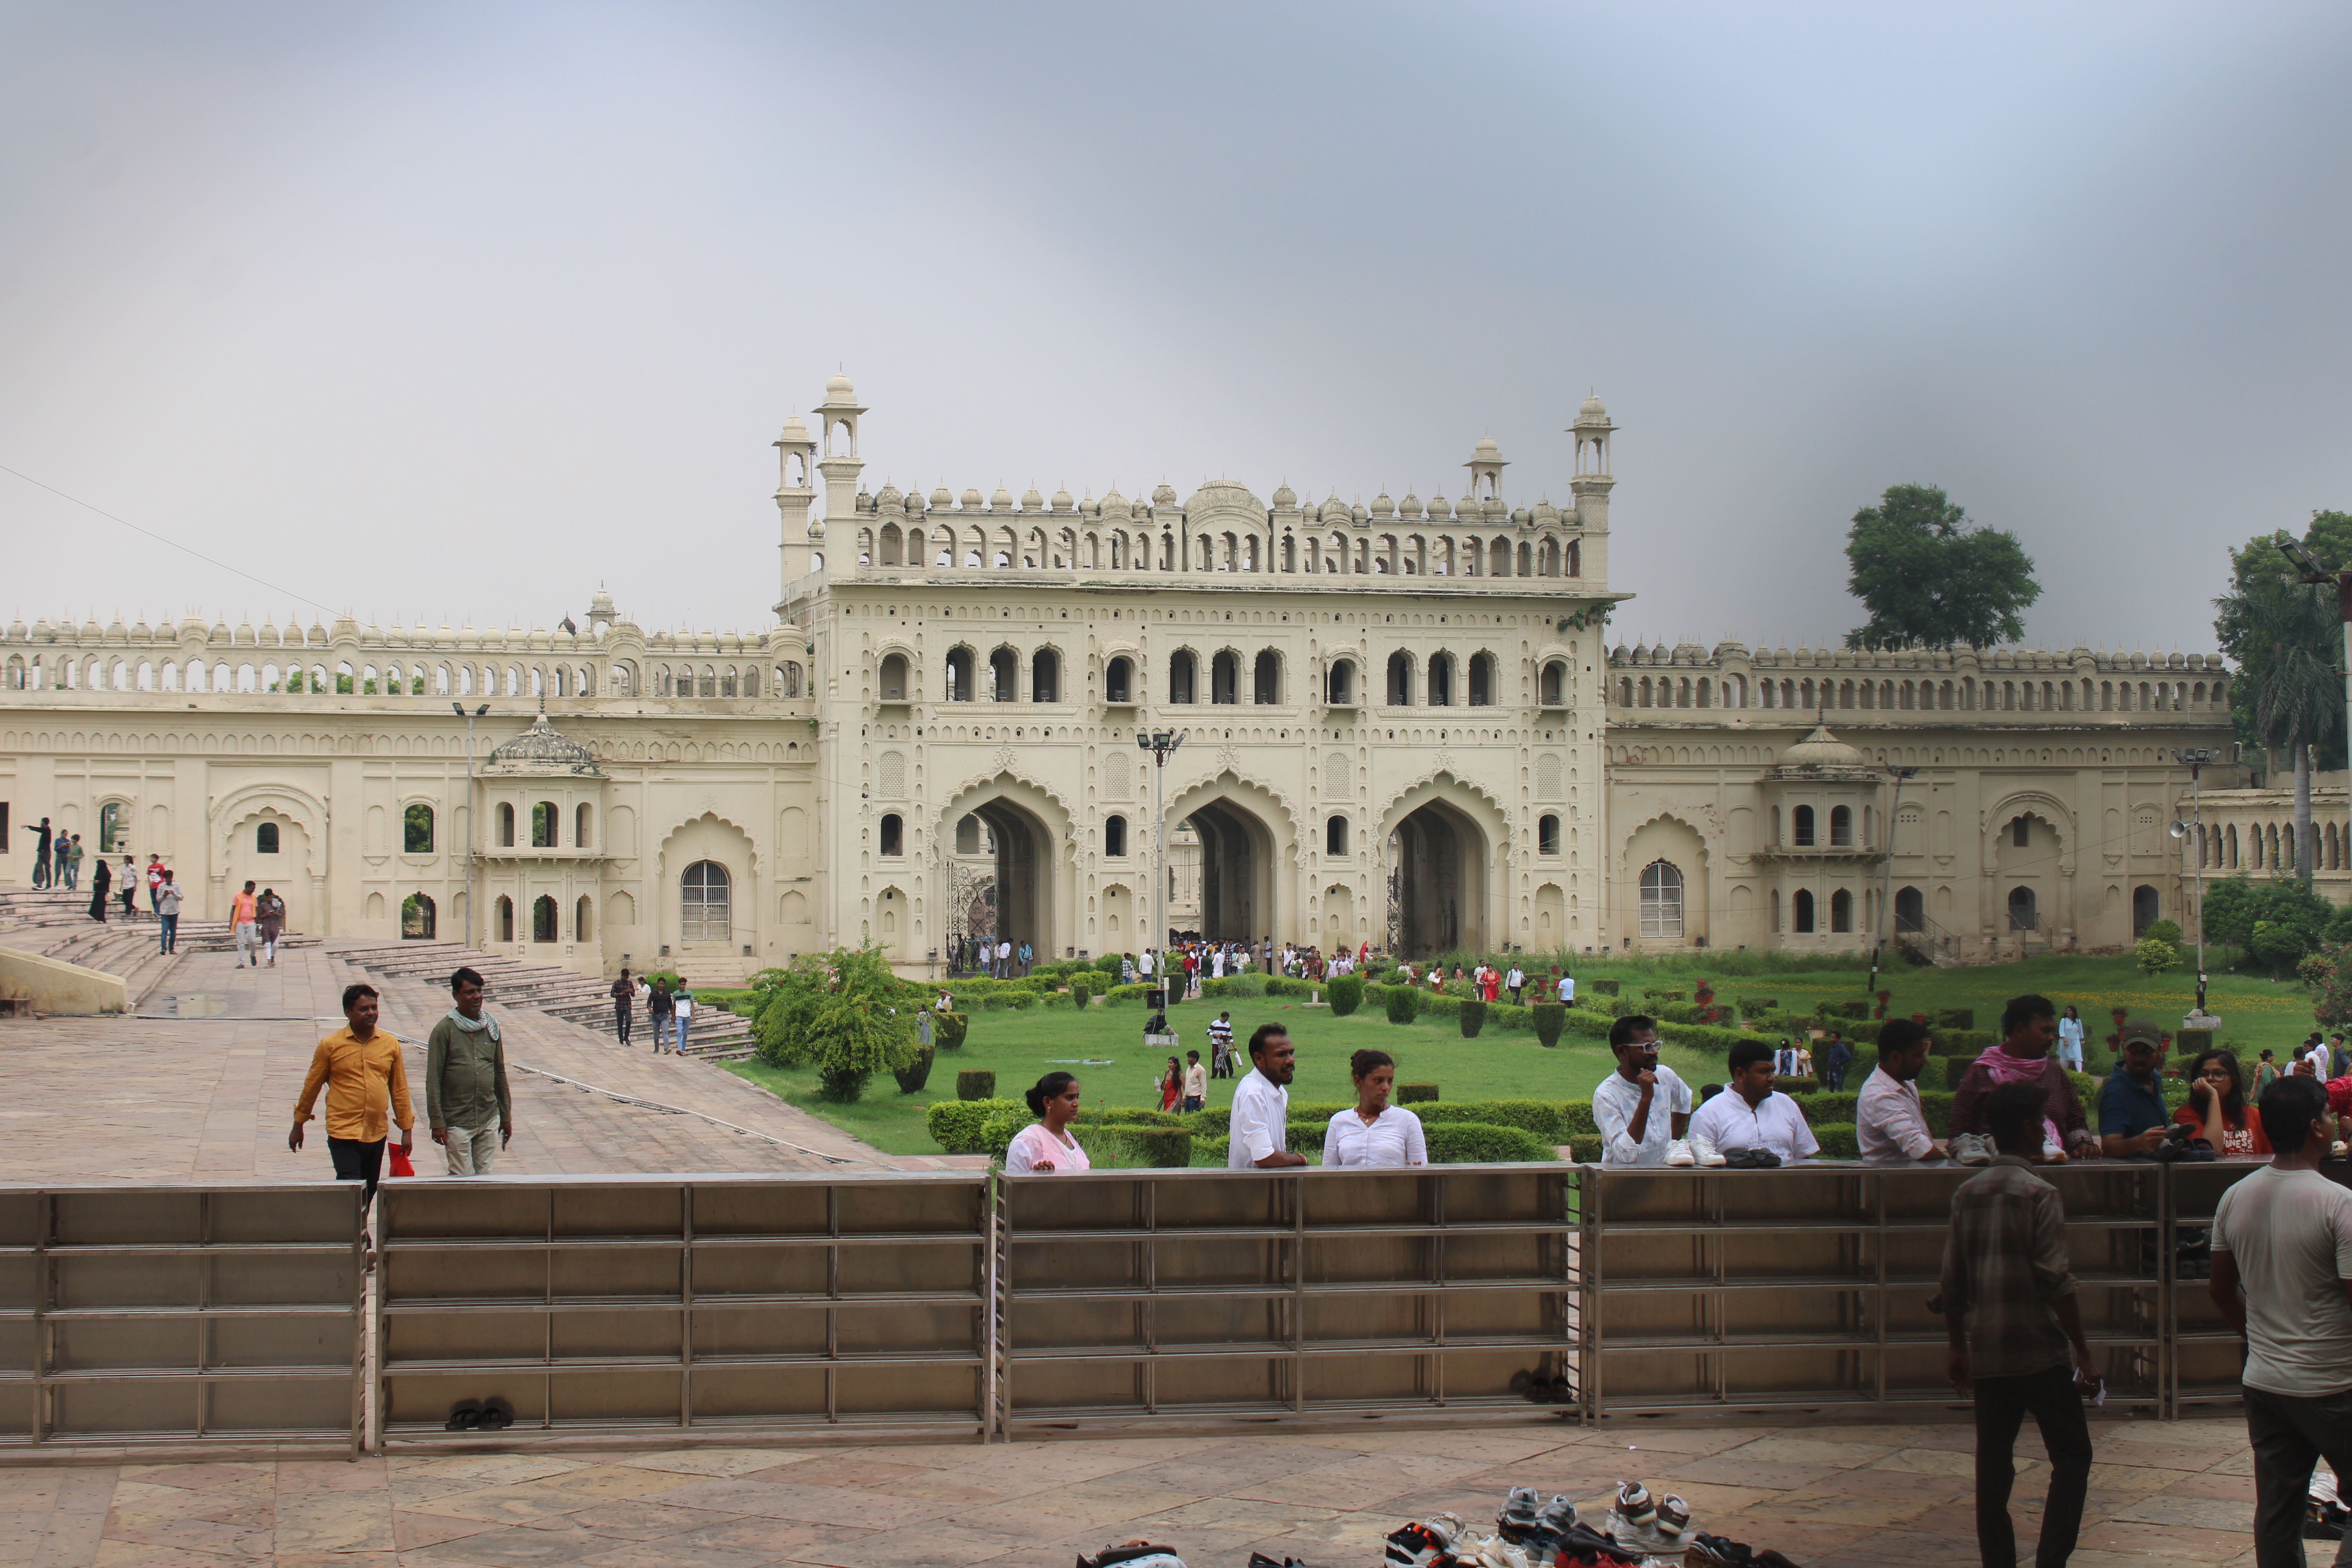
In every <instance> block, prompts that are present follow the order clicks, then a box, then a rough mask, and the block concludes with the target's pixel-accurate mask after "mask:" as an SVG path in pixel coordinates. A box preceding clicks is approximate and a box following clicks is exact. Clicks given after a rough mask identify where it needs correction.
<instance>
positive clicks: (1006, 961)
mask: <svg viewBox="0 0 2352 1568" xmlns="http://www.w3.org/2000/svg"><path fill="white" fill-rule="evenodd" d="M996 977H997V978H998V979H999V980H1010V979H1012V978H1013V944H1012V943H1011V942H998V943H997V944H996Z"/></svg>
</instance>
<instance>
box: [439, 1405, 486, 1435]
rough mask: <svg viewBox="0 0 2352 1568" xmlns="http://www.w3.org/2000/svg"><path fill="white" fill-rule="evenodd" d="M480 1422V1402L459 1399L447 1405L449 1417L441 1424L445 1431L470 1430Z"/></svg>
mask: <svg viewBox="0 0 2352 1568" xmlns="http://www.w3.org/2000/svg"><path fill="white" fill-rule="evenodd" d="M481 1424H482V1402H481V1401H480V1400H478V1399H461V1400H459V1401H457V1404H455V1405H451V1406H450V1407H449V1419H448V1420H446V1421H445V1422H443V1423H442V1424H441V1429H442V1430H443V1431H445V1432H471V1431H472V1430H474V1428H476V1427H477V1426H480V1425H481Z"/></svg>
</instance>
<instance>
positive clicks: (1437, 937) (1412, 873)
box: [1382, 773, 1505, 957]
mask: <svg viewBox="0 0 2352 1568" xmlns="http://www.w3.org/2000/svg"><path fill="white" fill-rule="evenodd" d="M1382 826H1384V827H1385V828H1386V829H1387V832H1386V835H1385V845H1386V848H1387V851H1388V864H1389V895H1390V900H1391V932H1390V942H1391V944H1392V945H1394V946H1395V948H1396V949H1397V951H1398V952H1401V953H1403V954H1406V955H1408V956H1412V957H1423V956H1427V955H1429V954H1432V953H1439V952H1454V951H1455V950H1463V951H1467V952H1485V951H1486V949H1487V948H1488V946H1489V944H1490V943H1491V942H1495V941H1496V936H1497V933H1499V932H1500V931H1502V930H1503V925H1502V922H1501V921H1500V919H1499V918H1498V915H1497V911H1496V909H1495V901H1496V900H1495V893H1496V882H1495V876H1494V867H1495V866H1496V862H1497V860H1498V858H1500V857H1501V855H1502V853H1503V847H1504V837H1505V836H1504V832H1503V824H1502V820H1501V814H1500V813H1499V812H1497V811H1496V810H1495V808H1494V806H1493V803H1491V802H1490V801H1487V800H1486V799H1485V798H1484V797H1483V796H1481V795H1478V794H1477V793H1476V792H1475V791H1473V790H1471V789H1470V788H1469V787H1468V786H1467V785H1465V784H1461V783H1460V782H1459V781H1457V780H1455V779H1454V777H1453V775H1452V774H1450V773H1441V774H1439V775H1438V776H1436V777H1435V778H1433V779H1432V780H1430V781H1429V782H1428V783H1427V784H1422V785H1420V786H1418V787H1416V788H1413V789H1411V790H1408V791H1406V792H1405V793H1404V794H1403V795H1401V796H1399V797H1398V799H1397V800H1396V802H1395V803H1394V804H1393V805H1391V806H1390V807H1389V809H1388V810H1387V812H1386V813H1384V814H1383V816H1382Z"/></svg>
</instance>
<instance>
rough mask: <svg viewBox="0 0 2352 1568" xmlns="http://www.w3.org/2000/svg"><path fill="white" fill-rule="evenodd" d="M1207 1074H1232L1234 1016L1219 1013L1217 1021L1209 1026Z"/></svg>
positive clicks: (1225, 1075)
mask: <svg viewBox="0 0 2352 1568" xmlns="http://www.w3.org/2000/svg"><path fill="white" fill-rule="evenodd" d="M1209 1076H1210V1077H1211V1078H1231V1077H1233V1076H1234V1016H1233V1015H1232V1014H1231V1013H1220V1014H1218V1015H1217V1021H1216V1022H1215V1023H1213V1024H1211V1025H1210V1026H1209Z"/></svg>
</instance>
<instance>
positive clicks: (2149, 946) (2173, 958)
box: [2132, 936, 2180, 976]
mask: <svg viewBox="0 0 2352 1568" xmlns="http://www.w3.org/2000/svg"><path fill="white" fill-rule="evenodd" d="M2132 957H2133V959H2134V960H2136V961H2137V963H2138V964H2139V969H2140V973H2143V974H2147V975H2150V976H2154V975H2158V974H2162V973H2164V972H2165V971H2166V970H2168V969H2172V968H2176V967H2178V966H2179V963H2180V950H2179V948H2177V947H2175V946H2173V945H2172V944H2171V943H2170V942H2160V941H2158V939H2157V938H2155V937H2152V936H2146V937H2142V938H2140V940H2139V942H2138V943H2137V945H2136V946H2134V947H2133V949H2132Z"/></svg>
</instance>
